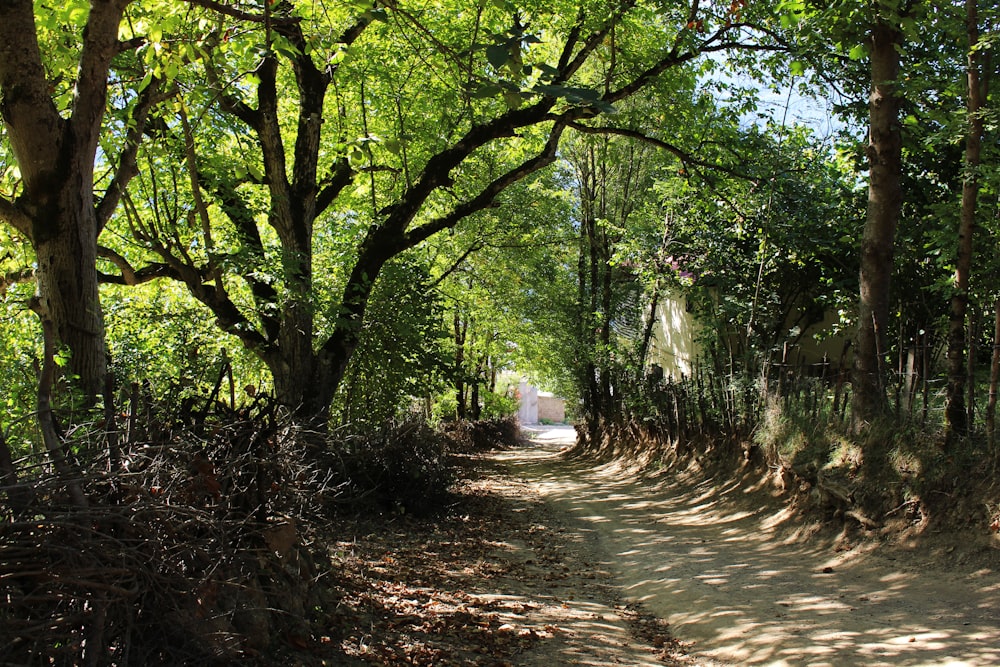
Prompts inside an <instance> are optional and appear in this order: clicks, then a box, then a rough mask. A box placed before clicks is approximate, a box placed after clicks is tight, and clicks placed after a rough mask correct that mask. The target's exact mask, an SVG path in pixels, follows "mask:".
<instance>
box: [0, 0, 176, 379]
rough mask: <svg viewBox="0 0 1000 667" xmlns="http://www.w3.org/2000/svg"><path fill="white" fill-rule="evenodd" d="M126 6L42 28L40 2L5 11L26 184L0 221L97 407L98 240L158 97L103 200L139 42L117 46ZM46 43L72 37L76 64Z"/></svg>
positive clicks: (2, 58)
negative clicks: (115, 121) (120, 94)
mask: <svg viewBox="0 0 1000 667" xmlns="http://www.w3.org/2000/svg"><path fill="white" fill-rule="evenodd" d="M128 5H129V0H95V1H94V2H92V3H89V5H81V4H76V3H71V4H70V5H69V6H67V7H65V8H63V9H62V10H54V11H48V10H46V13H43V14H39V15H38V16H36V13H35V7H34V3H32V2H31V0H4V2H0V95H2V104H0V111H2V115H3V121H4V127H5V129H6V141H7V142H9V146H10V150H11V153H12V154H13V156H14V159H15V160H16V163H17V168H18V173H19V178H20V187H19V189H18V191H17V192H16V194H14V195H11V196H0V220H3V221H4V222H6V223H7V224H9V225H11V226H12V227H13V228H15V229H16V230H17V231H18V232H19V234H21V235H22V236H23V238H24V239H26V240H27V241H28V242H29V243H30V244H31V246H32V248H33V250H34V254H35V258H36V262H37V268H36V271H35V276H36V280H37V300H36V303H35V308H36V310H37V311H38V313H39V315H40V317H41V318H42V319H43V320H50V321H51V322H52V325H53V330H54V333H55V336H56V339H57V342H58V343H59V344H62V345H65V346H66V347H68V348H69V350H70V352H71V355H72V356H71V361H70V367H71V369H72V371H73V373H75V374H76V375H78V376H79V378H80V388H81V389H82V390H83V392H84V394H85V395H86V396H88V397H91V398H93V397H95V396H97V395H98V394H100V393H101V392H102V391H103V390H104V385H105V374H106V370H107V356H106V349H105V340H104V321H103V314H102V310H101V303H100V298H99V295H98V281H97V269H96V261H97V237H98V235H99V234H100V232H101V230H102V229H103V228H104V226H105V224H106V223H107V222H108V220H109V218H110V217H111V214H112V212H113V211H114V210H115V208H116V207H117V205H118V202H119V199H120V196H121V193H122V192H123V191H124V189H125V187H126V186H127V184H128V182H129V180H130V179H131V178H132V176H133V175H134V173H135V164H134V157H135V150H136V147H137V145H138V143H139V141H140V139H141V137H142V132H143V127H144V124H145V121H146V119H147V117H148V111H149V108H150V106H151V105H152V104H153V103H154V102H155V97H156V91H157V86H156V85H153V86H148V87H147V88H146V90H145V93H144V94H142V95H140V96H138V97H136V98H134V99H133V101H132V102H133V103H132V104H131V125H130V127H129V128H128V130H125V131H124V136H123V139H122V142H121V144H120V146H121V152H120V153H119V154H118V155H117V156H115V157H116V158H117V160H116V161H115V162H114V163H112V164H110V165H109V167H111V170H112V176H111V178H110V179H108V180H106V181H105V182H104V183H103V194H102V195H100V196H98V194H97V191H95V187H96V184H97V182H98V181H100V180H102V179H101V178H95V160H96V158H97V153H98V145H99V142H100V140H101V136H102V133H103V132H104V131H106V129H107V128H106V126H105V124H104V121H105V111H106V107H107V91H108V77H109V73H110V71H111V66H112V61H113V60H114V59H115V58H116V57H118V56H121V55H122V54H123V53H124V52H126V51H128V50H130V49H134V48H135V47H136V46H137V45H139V44H140V43H141V42H142V40H141V39H136V40H132V41H127V42H123V41H120V40H119V28H120V25H121V22H122V17H123V15H124V12H125V9H126V8H127V7H128ZM40 35H41V38H47V39H50V40H55V39H56V35H59V37H58V39H60V40H65V39H66V37H65V36H66V35H68V36H70V43H71V47H70V49H69V51H70V53H69V54H67V53H66V52H65V51H64V50H60V51H58V56H59V57H56V55H54V54H53V53H52V52H49V51H48V50H46V52H43V50H42V47H41V45H40ZM74 40H78V41H74ZM47 46H53V47H54V44H47ZM109 158H110V156H102V159H105V160H107V159H109Z"/></svg>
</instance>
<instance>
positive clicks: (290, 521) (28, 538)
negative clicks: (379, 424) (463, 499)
mask: <svg viewBox="0 0 1000 667" xmlns="http://www.w3.org/2000/svg"><path fill="white" fill-rule="evenodd" d="M140 426H141V427H137V428H130V429H129V432H130V433H133V434H135V435H133V436H132V437H129V438H127V440H128V442H125V443H122V444H120V445H117V446H114V447H110V446H108V445H107V443H101V442H99V441H98V440H97V439H95V438H88V437H83V436H80V437H77V438H75V439H74V441H73V442H72V443H67V445H65V446H64V447H63V450H64V451H65V452H70V451H72V452H74V453H72V454H71V455H68V456H66V459H65V460H64V463H65V464H66V465H62V466H60V467H58V468H57V467H56V466H53V465H50V464H49V463H46V462H45V460H44V459H39V460H35V461H34V462H31V463H29V462H28V461H27V460H21V461H17V462H13V463H15V464H17V467H18V470H17V473H16V474H15V475H12V476H8V477H7V478H6V479H7V480H8V481H9V480H10V479H11V478H15V479H16V480H19V481H18V482H17V483H16V484H13V485H12V484H7V485H6V486H0V500H3V501H6V502H0V664H17V665H53V664H54V665H106V664H108V665H144V666H145V665H178V664H185V665H199V664H232V663H239V664H254V663H257V664H273V663H274V662H275V661H276V660H281V661H282V662H288V661H291V662H294V661H295V660H294V659H293V658H291V657H289V659H288V660H285V659H284V658H283V656H284V655H285V654H286V653H287V654H289V656H291V655H292V654H294V653H295V652H296V651H297V650H301V649H302V647H303V646H305V645H307V644H308V641H307V640H308V638H309V637H310V635H311V634H313V633H311V630H310V629H311V628H312V627H313V626H314V625H315V623H317V622H319V619H318V616H317V614H321V613H322V610H324V609H331V608H335V607H336V606H337V605H338V604H339V603H341V601H340V600H337V599H328V598H332V597H334V596H335V595H336V594H335V593H333V592H331V591H335V590H336V587H335V586H330V585H324V584H327V583H330V582H326V581H325V580H324V579H323V577H324V576H326V577H329V576H333V575H331V574H330V572H329V567H328V566H324V562H325V561H327V559H328V554H326V553H325V551H324V550H323V546H322V545H323V544H325V543H327V541H328V540H327V539H326V537H328V536H327V535H325V534H324V533H325V532H328V528H327V525H328V523H329V520H328V518H329V515H330V514H331V513H332V512H338V511H343V510H344V509H345V508H348V509H351V510H355V509H362V511H365V509H366V508H371V506H372V501H373V500H374V501H375V503H376V509H378V510H390V511H393V512H400V511H405V512H410V513H427V512H430V511H434V510H436V509H440V508H441V507H443V506H445V505H446V503H445V502H443V501H444V500H445V497H446V496H447V495H448V493H449V486H450V483H451V481H452V469H451V467H450V465H449V463H448V459H449V454H450V453H451V452H453V451H454V450H455V449H462V450H468V449H473V450H483V449H488V448H492V447H497V446H503V445H506V444H511V443H513V442H514V441H515V439H516V436H517V425H516V422H514V421H512V420H506V421H502V420H498V421H493V422H481V423H476V424H471V423H468V424H464V425H462V426H461V427H460V428H459V429H457V430H454V431H452V432H451V433H449V434H447V435H445V434H442V433H440V432H438V431H435V430H433V429H431V428H429V427H428V426H427V425H426V424H423V423H421V422H403V423H396V424H390V425H387V426H385V427H383V428H382V429H380V430H377V431H375V432H364V433H357V432H354V433H350V432H346V431H341V432H334V433H328V434H317V433H312V432H306V431H303V430H302V429H301V428H300V427H298V426H296V424H295V423H294V422H293V421H292V420H291V419H290V418H289V417H288V416H287V415H285V414H284V412H283V411H282V410H281V409H279V408H277V407H275V406H273V405H271V404H269V403H267V402H266V401H256V402H255V403H254V405H253V406H251V407H249V408H246V409H244V410H242V411H232V410H221V409H220V410H219V411H218V413H211V414H201V415H200V416H199V419H196V420H191V419H187V418H185V415H184V413H183V411H181V414H178V415H175V416H174V417H173V418H168V417H166V416H164V415H163V414H162V413H160V414H158V415H154V414H153V411H147V413H146V417H145V419H144V423H143V424H141V425H140ZM70 445H71V446H70ZM8 460H9V459H8ZM67 470H72V471H73V473H72V475H71V476H68V475H67V474H66V471H67ZM81 497H82V498H84V499H85V502H83V503H81V502H80V498H81ZM379 506H381V507H379Z"/></svg>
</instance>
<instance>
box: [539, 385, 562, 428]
mask: <svg viewBox="0 0 1000 667" xmlns="http://www.w3.org/2000/svg"><path fill="white" fill-rule="evenodd" d="M545 419H547V420H549V421H553V422H556V423H562V422H564V421H566V401H565V400H563V399H561V398H559V397H557V396H553V395H552V394H550V393H548V392H540V393H539V394H538V421H542V420H545Z"/></svg>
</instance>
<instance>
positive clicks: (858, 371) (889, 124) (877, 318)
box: [851, 0, 903, 428]
mask: <svg viewBox="0 0 1000 667" xmlns="http://www.w3.org/2000/svg"><path fill="white" fill-rule="evenodd" d="M897 5H898V3H896V2H889V1H881V0H880V1H879V2H877V3H875V17H874V21H873V24H872V27H871V33H870V37H869V44H868V46H869V49H870V51H869V58H870V67H871V96H870V99H869V121H870V123H869V132H868V151H867V152H868V169H869V185H868V212H867V216H866V218H865V227H864V232H863V235H862V239H861V271H860V300H859V308H858V335H857V344H856V348H855V353H854V360H855V361H854V377H853V387H854V395H853V400H852V406H851V407H852V415H853V419H854V421H855V424H856V426H857V428H862V427H863V426H864V425H865V424H867V423H869V422H872V421H873V420H876V419H878V418H879V417H881V416H884V415H885V414H887V412H888V407H889V406H888V398H887V394H886V384H885V381H886V358H887V357H886V354H887V351H888V347H887V341H888V332H889V327H890V322H891V320H890V306H889V304H890V295H889V287H890V278H891V275H892V267H893V245H894V240H895V235H896V225H897V223H898V221H899V213H900V208H901V206H902V201H903V196H902V190H901V188H900V172H901V169H902V135H901V127H900V119H899V111H900V105H901V103H902V97H901V95H900V89H899V82H898V79H899V72H900V50H901V49H902V47H903V31H902V29H901V28H900V25H899V10H898V6H897Z"/></svg>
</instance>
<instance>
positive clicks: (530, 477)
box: [497, 427, 1000, 667]
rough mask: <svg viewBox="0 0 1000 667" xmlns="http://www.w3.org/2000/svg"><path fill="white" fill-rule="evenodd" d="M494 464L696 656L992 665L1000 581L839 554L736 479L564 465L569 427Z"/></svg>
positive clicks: (540, 432)
mask: <svg viewBox="0 0 1000 667" xmlns="http://www.w3.org/2000/svg"><path fill="white" fill-rule="evenodd" d="M528 435H529V437H531V438H532V444H530V445H528V446H526V447H523V448H518V449H515V450H510V451H506V452H501V453H499V454H498V455H497V458H498V459H500V460H501V461H502V462H503V463H504V465H506V466H507V467H508V469H509V470H510V471H511V472H512V473H513V474H515V475H517V476H520V477H523V479H524V480H525V481H526V482H528V483H529V484H531V485H533V486H534V487H535V488H536V489H537V490H538V491H539V493H540V494H541V496H542V499H543V500H544V501H545V502H547V503H549V504H550V505H551V506H552V507H553V509H554V510H555V511H560V512H566V513H567V514H568V515H569V516H570V517H572V519H573V521H574V522H575V525H574V526H573V527H572V529H574V530H579V531H581V533H583V535H582V537H581V539H584V540H586V541H588V542H596V547H595V551H596V553H598V554H600V558H602V560H603V562H602V563H601V566H602V567H605V568H607V569H608V570H610V571H611V572H612V573H613V574H614V576H615V578H616V580H617V583H618V584H619V585H620V586H621V589H622V591H623V595H624V596H625V597H626V598H628V599H631V600H635V601H639V602H642V604H643V606H644V607H645V608H646V609H647V610H649V611H651V612H653V613H655V614H656V615H657V616H660V617H661V618H664V619H666V620H667V621H668V622H669V623H670V628H671V631H672V633H673V634H674V636H676V637H677V638H679V639H680V640H682V641H683V642H686V643H690V646H689V648H690V650H691V653H692V655H693V656H694V657H696V658H698V659H704V660H715V661H721V662H727V663H734V664H739V665H810V666H815V667H823V666H847V665H865V666H871V665H911V666H916V665H928V666H930V665H934V666H942V665H949V666H959V665H966V666H978V665H997V664H1000V576H998V573H997V570H996V569H995V568H982V569H979V570H975V569H971V568H965V569H964V570H963V571H959V570H958V569H954V570H942V569H940V568H933V567H928V566H927V565H926V564H924V565H921V564H918V562H917V561H916V560H913V558H912V554H909V553H908V552H903V551H893V552H892V553H891V554H885V555H875V554H872V553H861V552H860V551H843V552H838V551H836V550H835V549H834V546H833V544H832V542H830V541H829V540H826V539H823V540H819V539H817V540H815V541H809V540H803V539H802V536H801V535H796V534H794V533H791V532H790V531H789V530H787V526H784V525H783V523H784V521H783V520H784V519H787V516H786V515H784V514H782V513H781V512H780V511H778V510H776V509H775V508H774V507H766V506H764V505H763V504H762V503H760V502H759V498H758V500H757V501H755V500H754V498H753V497H751V494H750V493H749V492H747V491H745V490H743V489H742V488H740V487H739V486H738V485H736V484H734V483H731V482H723V483H722V485H721V486H718V487H717V486H716V483H715V482H713V481H711V480H708V481H702V482H701V483H692V482H685V481H681V480H667V481H661V482H659V483H656V484H652V483H644V482H640V481H639V480H638V479H637V478H636V476H635V475H634V474H632V473H630V472H629V471H627V470H625V469H623V468H622V467H620V466H616V465H605V466H601V467H598V468H594V467H592V466H591V465H589V464H587V463H585V462H580V461H573V460H565V459H563V458H562V457H561V456H560V450H561V449H564V448H565V447H567V446H568V445H569V444H571V443H572V441H573V437H574V433H573V431H572V429H571V428H570V427H556V428H550V429H536V430H534V432H531V433H529V434H528Z"/></svg>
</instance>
